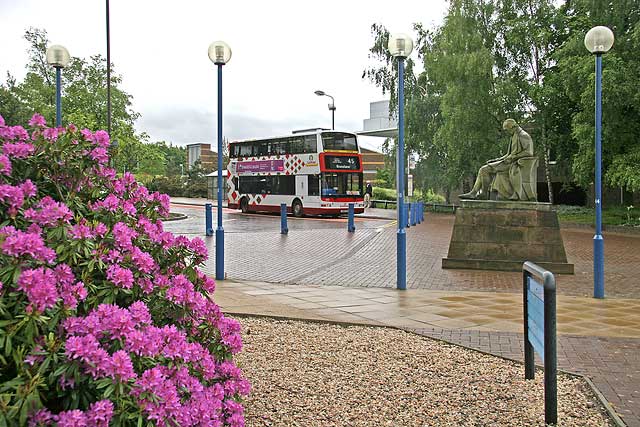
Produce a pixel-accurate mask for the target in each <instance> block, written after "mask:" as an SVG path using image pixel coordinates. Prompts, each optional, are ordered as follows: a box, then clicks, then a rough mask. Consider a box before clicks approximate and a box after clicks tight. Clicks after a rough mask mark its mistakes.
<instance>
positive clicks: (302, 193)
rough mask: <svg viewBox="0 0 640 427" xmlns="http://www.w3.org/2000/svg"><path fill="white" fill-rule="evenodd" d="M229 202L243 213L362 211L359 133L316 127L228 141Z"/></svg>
mask: <svg viewBox="0 0 640 427" xmlns="http://www.w3.org/2000/svg"><path fill="white" fill-rule="evenodd" d="M227 169H228V171H229V173H228V175H227V184H228V186H229V189H228V193H227V202H228V206H229V208H232V209H241V210H242V212H249V211H254V212H257V211H267V212H279V211H280V204H281V203H285V204H286V205H287V211H288V212H290V213H293V214H294V215H295V216H298V217H299V216H302V215H304V214H308V215H339V214H342V213H347V212H348V209H349V203H354V204H355V212H356V213H362V212H364V198H363V183H362V155H361V154H360V148H359V146H358V139H357V137H356V135H355V134H353V133H348V132H335V131H327V130H317V131H312V132H304V133H294V134H293V135H288V136H284V137H276V138H267V139H253V140H247V141H235V142H231V143H230V144H229V165H228V168H227Z"/></svg>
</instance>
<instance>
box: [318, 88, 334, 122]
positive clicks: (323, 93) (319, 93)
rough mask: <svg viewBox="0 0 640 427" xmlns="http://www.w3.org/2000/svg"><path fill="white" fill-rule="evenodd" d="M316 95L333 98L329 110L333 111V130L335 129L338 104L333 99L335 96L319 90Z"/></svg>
mask: <svg viewBox="0 0 640 427" xmlns="http://www.w3.org/2000/svg"><path fill="white" fill-rule="evenodd" d="M314 93H315V94H316V95H318V96H328V97H329V98H331V104H329V110H331V130H333V129H335V112H336V103H335V100H334V99H333V96H331V95H329V94H328V93H325V92H324V91H321V90H317V91H315V92H314Z"/></svg>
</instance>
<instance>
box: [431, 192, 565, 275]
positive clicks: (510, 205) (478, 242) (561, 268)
mask: <svg viewBox="0 0 640 427" xmlns="http://www.w3.org/2000/svg"><path fill="white" fill-rule="evenodd" d="M525 261H532V262H535V263H536V264H538V265H539V266H541V267H543V268H546V269H548V270H550V271H552V272H553V273H556V274H573V264H569V263H567V255H566V253H565V250H564V243H563V242H562V236H561V235H560V224H559V222H558V215H557V213H556V211H555V210H554V209H553V206H552V205H551V204H550V203H539V202H508V201H493V200H463V201H461V207H460V208H458V210H457V211H456V221H455V224H454V226H453V234H452V236H451V242H450V243H449V253H448V255H447V257H446V258H443V259H442V268H466V269H474V270H501V271H522V264H523V263H524V262H525Z"/></svg>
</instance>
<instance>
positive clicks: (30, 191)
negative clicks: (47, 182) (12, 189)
mask: <svg viewBox="0 0 640 427" xmlns="http://www.w3.org/2000/svg"><path fill="white" fill-rule="evenodd" d="M20 189H21V190H22V193H23V194H24V196H25V197H33V196H35V195H36V191H37V190H38V189H37V187H36V185H35V184H34V183H33V182H31V180H30V179H27V180H26V181H25V182H23V183H22V184H20Z"/></svg>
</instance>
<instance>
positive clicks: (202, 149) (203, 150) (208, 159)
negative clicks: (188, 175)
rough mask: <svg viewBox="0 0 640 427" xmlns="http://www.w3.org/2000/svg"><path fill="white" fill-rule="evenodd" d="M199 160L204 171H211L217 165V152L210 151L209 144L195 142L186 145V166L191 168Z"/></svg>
mask: <svg viewBox="0 0 640 427" xmlns="http://www.w3.org/2000/svg"><path fill="white" fill-rule="evenodd" d="M198 160H200V166H201V167H202V169H204V170H205V172H211V171H213V170H214V169H215V168H216V167H217V163H218V154H217V153H216V152H215V151H211V144H204V143H200V142H199V143H195V144H188V145H187V167H188V168H189V169H191V168H192V167H193V165H194V163H195V162H197V161H198Z"/></svg>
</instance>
